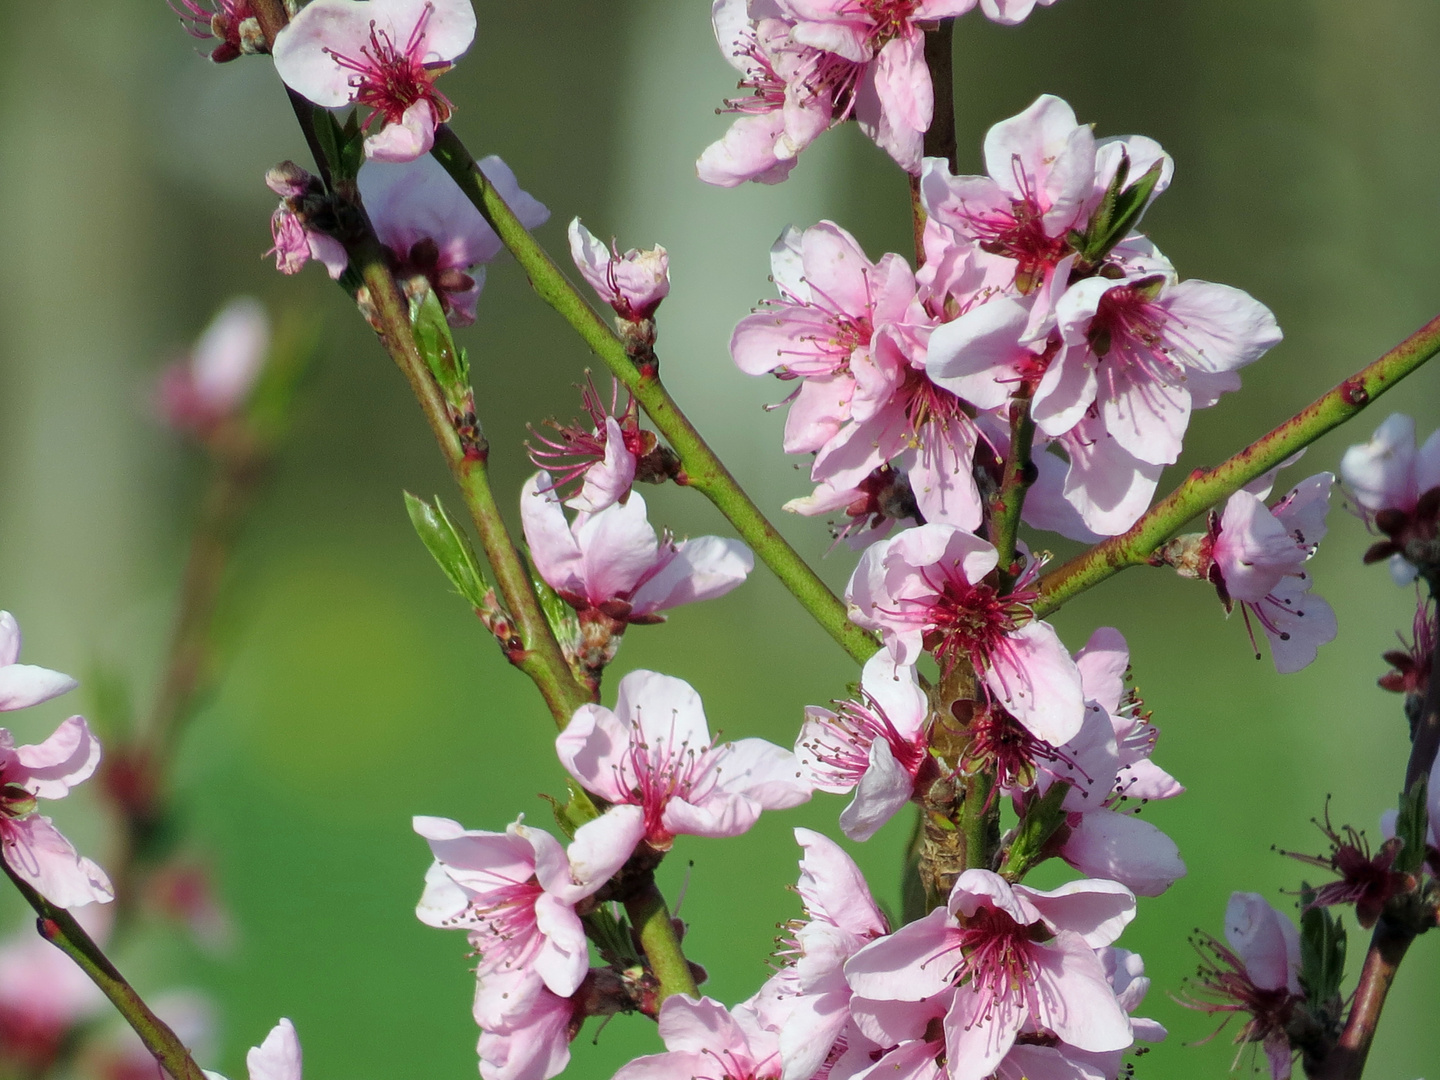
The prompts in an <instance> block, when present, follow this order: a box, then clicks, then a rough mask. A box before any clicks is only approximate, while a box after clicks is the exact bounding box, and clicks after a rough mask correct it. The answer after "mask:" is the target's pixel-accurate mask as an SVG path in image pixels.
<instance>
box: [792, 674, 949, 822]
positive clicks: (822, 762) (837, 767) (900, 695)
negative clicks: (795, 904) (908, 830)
mask: <svg viewBox="0 0 1440 1080" xmlns="http://www.w3.org/2000/svg"><path fill="white" fill-rule="evenodd" d="M928 714H929V704H928V702H927V701H926V698H925V692H924V691H923V690H921V689H920V686H919V684H918V683H917V681H916V679H915V669H914V668H912V667H906V666H902V665H898V664H896V663H895V660H894V658H893V657H892V656H891V655H890V654H889V653H888V652H887V651H885V650H881V651H880V652H878V653H876V654H875V655H874V656H872V657H871V658H870V659H869V660H867V661H866V663H865V670H864V672H863V674H862V675H861V677H860V700H859V701H843V702H837V703H836V709H835V711H833V712H832V711H831V710H829V709H824V708H821V707H820V706H818V705H811V706H808V707H807V708H806V709H805V723H804V724H803V725H802V726H801V728H800V736H799V738H798V739H797V740H796V742H795V756H796V757H797V758H798V759H799V761H800V767H801V768H802V769H803V770H804V771H805V774H806V776H807V777H808V778H809V780H810V782H811V784H813V785H814V786H815V788H816V789H817V790H819V791H829V792H832V793H835V794H842V793H844V792H847V791H854V792H855V798H854V799H853V800H852V801H851V803H850V805H849V806H847V807H846V808H845V810H844V811H843V812H842V813H841V815H840V828H841V830H842V831H843V832H844V833H845V835H846V836H848V837H849V838H850V839H851V840H868V839H870V837H872V836H874V835H875V833H876V831H877V830H878V829H879V828H880V827H881V826H882V825H884V824H885V823H886V822H887V821H889V820H890V819H891V818H892V817H894V816H895V813H896V812H897V811H898V810H899V809H900V808H901V807H902V806H904V805H905V804H906V803H907V802H909V801H910V797H911V795H913V794H914V791H915V777H916V774H917V773H919V771H920V766H921V765H922V764H924V762H925V758H926V746H927V740H926V736H925V720H926V717H927V716H928Z"/></svg>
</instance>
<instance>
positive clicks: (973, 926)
mask: <svg viewBox="0 0 1440 1080" xmlns="http://www.w3.org/2000/svg"><path fill="white" fill-rule="evenodd" d="M1134 914H1135V898H1134V896H1132V895H1131V894H1130V892H1129V891H1128V890H1127V889H1126V888H1125V887H1124V886H1122V885H1118V884H1116V883H1115V882H1111V881H1088V880H1087V881H1074V882H1071V883H1069V884H1068V885H1062V886H1061V887H1060V888H1058V889H1055V890H1052V891H1050V892H1042V891H1040V890H1038V889H1031V888H1029V887H1027V886H1024V885H1013V886H1012V885H1010V884H1009V883H1008V882H1006V881H1005V880H1004V879H1003V878H1001V877H1000V876H999V875H998V874H993V873H991V872H990V871H988V870H967V871H965V872H964V873H963V874H961V875H960V877H959V878H958V879H957V880H956V882H955V887H954V888H953V889H952V891H951V893H950V899H949V903H948V904H947V906H946V907H943V908H937V909H936V910H935V911H932V912H931V913H930V914H929V915H926V916H925V917H924V918H922V919H919V920H918V921H916V922H913V923H910V924H909V925H908V926H904V927H902V928H901V929H900V930H898V931H896V932H895V933H894V934H891V935H890V936H889V937H885V938H881V939H880V940H878V941H876V942H874V943H872V944H870V945H867V946H866V947H865V948H863V949H861V950H860V951H859V952H858V953H856V954H855V955H854V956H853V957H851V958H850V960H849V961H848V962H847V963H846V965H845V976H846V979H847V980H848V981H849V983H850V988H851V989H852V990H853V991H854V993H855V994H856V995H857V996H858V997H862V998H866V999H871V1000H876V1001H885V1002H922V1001H926V1000H927V999H930V998H935V997H938V996H940V995H944V994H947V993H949V992H951V991H952V988H953V995H954V996H953V998H952V999H951V1001H950V1004H949V1006H948V1009H947V1011H946V1013H945V1017H944V1021H943V1031H944V1037H945V1049H946V1060H947V1065H946V1072H947V1074H948V1076H949V1078H950V1080H984V1078H985V1077H989V1076H991V1075H992V1074H993V1073H994V1072H995V1070H996V1069H997V1068H998V1067H999V1065H1000V1063H1001V1062H1002V1061H1003V1060H1004V1059H1005V1056H1006V1055H1007V1054H1008V1053H1009V1052H1010V1050H1011V1048H1012V1047H1013V1046H1014V1045H1015V1043H1016V1041H1017V1037H1019V1036H1020V1034H1021V1032H1022V1031H1027V1030H1030V1031H1039V1032H1043V1033H1048V1034H1050V1035H1053V1036H1055V1037H1056V1038H1058V1039H1059V1040H1061V1041H1063V1042H1065V1043H1068V1044H1069V1045H1071V1046H1073V1047H1076V1048H1077V1049H1079V1050H1082V1051H1087V1052H1090V1053H1109V1052H1113V1051H1117V1050H1124V1049H1125V1048H1127V1047H1129V1046H1130V1045H1131V1043H1132V1042H1133V1041H1134V1032H1133V1030H1132V1028H1131V1023H1130V1017H1129V1015H1128V1014H1127V1012H1126V1008H1125V1006H1124V1005H1122V1004H1121V1002H1120V1001H1119V1000H1118V999H1117V996H1116V991H1115V989H1114V988H1112V985H1111V982H1110V979H1109V977H1108V974H1107V972H1106V970H1105V966H1104V964H1103V962H1102V961H1101V959H1100V957H1099V956H1098V955H1097V953H1096V950H1097V949H1100V948H1102V947H1104V946H1107V945H1109V944H1111V943H1112V942H1113V941H1114V940H1115V939H1116V938H1117V937H1119V935H1120V932H1121V931H1122V930H1123V929H1124V928H1125V926H1126V924H1127V923H1129V922H1130V920H1131V919H1132V918H1133V917H1134Z"/></svg>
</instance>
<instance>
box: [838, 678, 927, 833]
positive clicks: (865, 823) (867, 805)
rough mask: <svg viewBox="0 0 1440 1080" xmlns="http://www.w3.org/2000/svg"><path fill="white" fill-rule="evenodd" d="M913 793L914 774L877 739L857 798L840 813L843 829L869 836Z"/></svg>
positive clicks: (872, 747)
mask: <svg viewBox="0 0 1440 1080" xmlns="http://www.w3.org/2000/svg"><path fill="white" fill-rule="evenodd" d="M882 655H883V654H882ZM914 793H915V778H914V777H913V776H911V775H910V774H909V772H907V771H906V770H905V769H904V768H902V767H901V766H900V765H898V764H896V761H895V757H894V755H893V754H891V753H890V746H889V744H888V743H887V742H886V741H885V740H884V739H876V740H875V741H874V742H872V743H871V744H870V766H869V768H867V769H866V770H865V774H864V775H863V776H862V777H861V778H860V783H859V784H858V785H857V786H856V788H855V798H854V799H853V800H851V802H850V805H849V806H847V807H846V808H845V809H844V810H843V811H842V812H841V814H840V831H841V832H843V833H844V834H845V835H846V836H848V837H849V838H850V839H851V840H856V841H864V840H869V839H870V838H871V837H872V836H874V835H875V834H876V833H877V832H879V831H880V827H881V826H882V825H884V824H885V823H886V822H887V821H889V820H890V819H891V818H892V817H894V816H895V815H896V814H897V813H898V812H899V811H900V808H901V807H902V806H904V805H905V804H906V803H908V802H909V801H910V796H911V795H913V794H914Z"/></svg>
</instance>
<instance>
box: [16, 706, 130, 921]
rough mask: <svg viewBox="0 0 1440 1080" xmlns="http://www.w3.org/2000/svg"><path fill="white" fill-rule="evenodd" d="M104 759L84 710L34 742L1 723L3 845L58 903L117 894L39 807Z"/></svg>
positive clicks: (23, 873)
mask: <svg viewBox="0 0 1440 1080" xmlns="http://www.w3.org/2000/svg"><path fill="white" fill-rule="evenodd" d="M99 764H100V742H99V740H98V739H96V738H95V736H93V735H92V734H90V728H89V727H88V726H87V725H86V723H85V718H84V717H83V716H72V717H70V719H68V720H66V721H65V722H64V723H62V724H61V725H60V726H59V727H57V728H56V729H55V731H54V732H53V733H52V734H51V736H50V737H49V738H48V739H46V740H45V741H44V742H43V743H39V744H38V745H33V746H32V745H27V746H16V745H15V740H14V738H13V736H11V734H10V732H9V731H8V730H7V729H5V728H0V848H3V853H4V857H5V862H6V863H7V864H9V866H10V869H11V870H13V871H15V873H16V874H18V875H19V876H20V877H21V878H23V879H24V880H25V881H27V882H29V884H30V885H31V886H32V887H33V888H34V889H35V891H36V892H38V893H39V894H40V895H41V896H43V897H45V899H47V900H49V901H50V902H51V903H52V904H55V905H56V906H57V907H66V908H68V907H81V906H83V905H85V904H89V903H94V902H97V901H98V902H99V903H102V904H106V903H109V902H110V901H111V900H113V899H114V898H115V893H114V891H113V890H112V889H111V887H110V879H109V878H108V877H107V876H106V875H105V871H104V870H102V869H100V867H99V866H97V865H96V864H95V863H93V862H91V861H90V860H89V859H86V858H83V857H81V856H80V855H79V854H78V853H77V852H76V850H75V848H74V847H73V846H71V844H70V841H69V840H67V839H65V837H64V836H63V835H61V833H60V830H59V829H57V828H55V825H54V824H53V823H52V822H51V820H50V819H49V818H48V817H45V816H43V815H42V814H39V813H36V803H37V800H39V799H63V798H64V797H65V796H66V795H68V794H69V793H70V789H71V788H72V787H74V786H75V785H76V784H79V783H81V782H82V781H84V780H87V779H89V777H90V775H91V774H92V773H93V772H94V771H95V768H96V766H98V765H99Z"/></svg>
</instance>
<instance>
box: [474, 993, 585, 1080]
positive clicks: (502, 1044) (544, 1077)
mask: <svg viewBox="0 0 1440 1080" xmlns="http://www.w3.org/2000/svg"><path fill="white" fill-rule="evenodd" d="M510 993H511V995H512V996H511V998H510V1000H509V1004H510V1009H509V1011H508V1012H507V1014H506V1015H505V1016H504V1017H503V1018H502V1019H501V1020H500V1021H499V1022H497V1023H495V1024H494V1025H493V1026H491V1027H484V1028H482V1029H481V1031H480V1042H479V1046H478V1047H477V1049H478V1051H479V1054H480V1076H481V1078H482V1080H550V1078H551V1077H553V1076H558V1075H559V1074H560V1073H562V1072H564V1071H565V1067H566V1066H567V1065H569V1064H570V1040H571V1039H573V1038H574V1037H575V1034H576V1032H577V1031H578V1030H579V1027H580V1023H581V1021H582V1020H583V1016H580V1015H578V1013H577V1009H576V1005H575V1003H574V1002H573V1001H572V1000H571V999H569V998H564V997H560V996H559V995H558V994H552V993H551V992H550V991H549V990H548V989H547V988H546V987H545V984H544V983H543V982H538V981H537V982H533V983H529V984H525V985H522V986H515V987H512V988H511V990H510Z"/></svg>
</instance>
